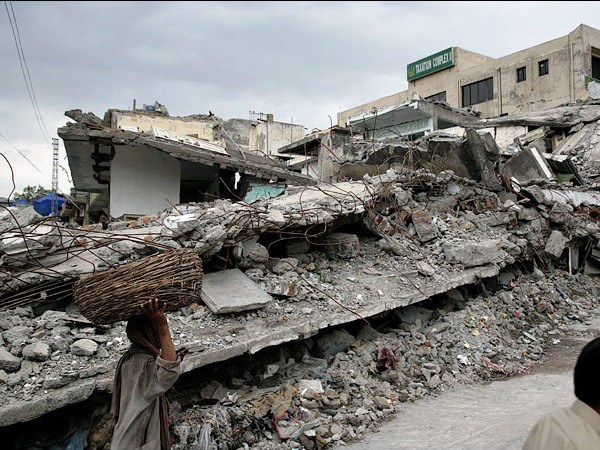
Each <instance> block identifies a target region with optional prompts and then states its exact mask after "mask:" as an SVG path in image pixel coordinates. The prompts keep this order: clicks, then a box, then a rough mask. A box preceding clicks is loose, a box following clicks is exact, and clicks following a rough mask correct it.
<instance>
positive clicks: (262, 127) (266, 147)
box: [249, 122, 304, 155]
mask: <svg viewBox="0 0 600 450" xmlns="http://www.w3.org/2000/svg"><path fill="white" fill-rule="evenodd" d="M303 138H304V126H303V125H294V124H292V123H284V122H258V123H257V124H256V125H255V126H253V127H250V139H249V150H250V151H254V152H257V153H260V154H262V155H274V154H276V153H277V150H278V149H280V148H281V147H284V146H286V145H289V144H292V143H294V142H297V141H299V140H301V139H303Z"/></svg>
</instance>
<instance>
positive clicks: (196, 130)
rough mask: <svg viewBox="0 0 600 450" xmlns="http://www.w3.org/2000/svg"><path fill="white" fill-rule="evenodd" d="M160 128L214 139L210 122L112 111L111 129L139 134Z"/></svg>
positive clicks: (213, 124) (210, 139)
mask: <svg viewBox="0 0 600 450" xmlns="http://www.w3.org/2000/svg"><path fill="white" fill-rule="evenodd" d="M153 126H155V127H158V128H162V129H163V130H168V131H171V132H173V133H179V134H185V135H187V136H193V137H198V138H200V139H206V140H207V141H211V142H212V141H213V140H214V139H215V136H214V132H213V127H214V126H215V123H214V122H212V121H201V120H198V121H194V120H189V119H183V118H178V117H168V116H159V115H156V116H154V115H152V116H151V115H145V114H135V113H129V114H128V113H123V112H116V111H113V113H112V120H111V127H112V128H125V127H127V128H128V129H132V131H135V128H137V131H139V132H146V133H148V132H150V130H151V129H152V127H153Z"/></svg>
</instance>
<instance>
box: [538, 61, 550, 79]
mask: <svg viewBox="0 0 600 450" xmlns="http://www.w3.org/2000/svg"><path fill="white" fill-rule="evenodd" d="M538 67H539V68H540V77H541V76H542V75H548V72H549V70H548V60H547V59H545V60H543V61H540V62H538Z"/></svg>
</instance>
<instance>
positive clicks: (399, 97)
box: [338, 47, 494, 127]
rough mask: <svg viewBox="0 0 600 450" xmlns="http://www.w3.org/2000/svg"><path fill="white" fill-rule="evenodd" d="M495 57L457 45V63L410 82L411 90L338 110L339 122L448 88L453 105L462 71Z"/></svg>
mask: <svg viewBox="0 0 600 450" xmlns="http://www.w3.org/2000/svg"><path fill="white" fill-rule="evenodd" d="M493 60H494V59H493V58H490V57H489V56H485V55H481V54H479V53H475V52H470V51H468V50H464V49H462V48H459V47H454V66H452V67H450V68H448V69H444V70H441V71H439V72H436V73H434V74H431V75H427V76H425V77H423V78H419V79H417V80H414V81H409V82H408V89H407V90H405V91H402V92H398V93H397V94H392V95H388V96H386V97H382V98H379V99H377V100H373V101H371V102H368V103H365V104H363V105H359V106H356V107H354V108H350V109H348V110H346V111H342V112H340V113H338V125H339V126H342V127H343V126H345V125H346V121H347V120H348V118H350V117H352V116H356V115H359V114H364V113H369V112H371V111H372V110H373V108H376V109H383V108H388V107H390V106H396V105H399V104H401V103H404V102H406V101H408V100H410V99H411V98H412V96H413V94H414V93H417V94H419V95H420V96H421V97H429V96H430V95H434V94H438V93H440V92H443V91H446V101H447V102H448V103H450V105H452V106H455V105H458V101H459V96H460V87H459V86H458V81H457V80H458V78H459V72H460V71H461V70H465V69H470V68H471V67H474V66H478V65H480V64H483V63H486V62H488V61H493Z"/></svg>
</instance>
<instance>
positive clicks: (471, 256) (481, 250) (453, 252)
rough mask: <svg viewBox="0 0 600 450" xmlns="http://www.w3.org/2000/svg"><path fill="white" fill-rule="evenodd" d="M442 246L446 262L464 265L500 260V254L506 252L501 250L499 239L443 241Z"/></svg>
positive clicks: (483, 263) (470, 265)
mask: <svg viewBox="0 0 600 450" xmlns="http://www.w3.org/2000/svg"><path fill="white" fill-rule="evenodd" d="M442 248H443V249H444V255H445V257H446V260H447V261H448V262H451V263H456V264H462V265H463V266H465V267H475V266H482V265H485V264H489V263H493V262H496V261H501V260H502V259H503V257H502V254H503V253H506V252H504V251H503V250H502V248H501V243H500V241H499V240H496V239H491V240H487V241H481V242H445V243H444V244H443V246H442Z"/></svg>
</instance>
